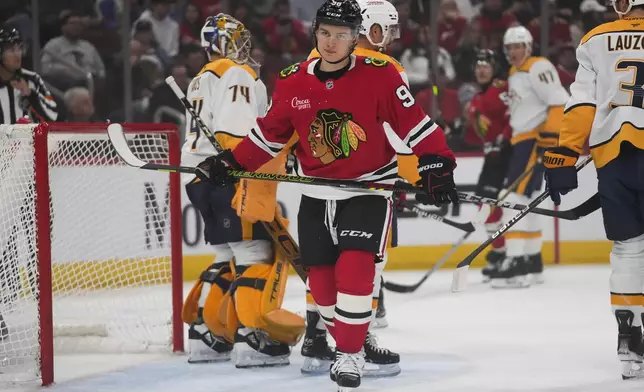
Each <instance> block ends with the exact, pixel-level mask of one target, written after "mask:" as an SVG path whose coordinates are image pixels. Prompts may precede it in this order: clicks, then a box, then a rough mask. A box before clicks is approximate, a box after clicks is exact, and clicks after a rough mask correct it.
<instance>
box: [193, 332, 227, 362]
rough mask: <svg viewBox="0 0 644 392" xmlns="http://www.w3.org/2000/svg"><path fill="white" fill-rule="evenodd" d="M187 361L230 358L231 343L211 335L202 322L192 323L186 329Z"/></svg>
mask: <svg viewBox="0 0 644 392" xmlns="http://www.w3.org/2000/svg"><path fill="white" fill-rule="evenodd" d="M188 347H189V350H190V353H189V357H188V363H209V362H225V361H229V360H230V353H231V352H232V350H233V345H232V344H230V343H228V342H226V341H225V340H224V339H222V338H220V337H218V336H215V335H213V334H212V333H210V331H209V330H208V327H207V326H206V325H205V324H203V323H193V324H191V325H190V329H189V330H188Z"/></svg>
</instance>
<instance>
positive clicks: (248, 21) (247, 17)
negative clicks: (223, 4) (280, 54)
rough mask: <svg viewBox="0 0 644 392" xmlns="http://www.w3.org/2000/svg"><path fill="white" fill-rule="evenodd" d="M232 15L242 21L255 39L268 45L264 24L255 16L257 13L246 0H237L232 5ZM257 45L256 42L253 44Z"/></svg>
mask: <svg viewBox="0 0 644 392" xmlns="http://www.w3.org/2000/svg"><path fill="white" fill-rule="evenodd" d="M230 15H232V16H233V18H235V19H237V20H238V21H240V22H242V24H243V25H244V27H246V30H248V31H250V33H251V35H252V36H253V40H254V41H259V42H261V44H262V45H266V37H264V28H263V27H262V24H261V23H260V22H259V21H258V20H257V18H256V17H255V13H254V12H253V10H252V9H251V8H250V7H249V6H248V3H247V2H246V0H236V1H234V2H233V4H232V5H231V10H230ZM253 46H255V44H253Z"/></svg>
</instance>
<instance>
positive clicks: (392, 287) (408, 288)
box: [383, 164, 536, 293]
mask: <svg viewBox="0 0 644 392" xmlns="http://www.w3.org/2000/svg"><path fill="white" fill-rule="evenodd" d="M535 166H536V164H533V165H532V166H530V167H529V168H527V169H526V170H525V171H524V172H523V173H521V175H520V176H519V177H518V178H517V179H516V180H514V182H513V183H512V184H511V185H510V186H509V187H508V188H507V189H506V190H505V193H503V195H502V196H501V197H500V198H499V201H503V200H504V199H505V198H506V197H508V195H509V194H510V193H511V192H512V191H513V190H514V189H515V188H516V187H518V186H519V184H520V183H521V182H522V181H523V180H524V179H525V178H526V177H527V176H529V175H530V173H532V170H534V168H535ZM479 213H480V212H479ZM477 217H478V214H477ZM478 220H479V219H477V218H475V219H474V221H478ZM470 224H471V225H472V226H474V224H473V223H471V222H470ZM472 233H473V231H470V232H467V233H465V234H464V235H463V236H462V237H461V238H460V239H459V240H458V241H456V243H455V244H454V245H452V247H451V248H449V250H448V251H447V252H446V253H445V254H444V255H443V256H441V258H440V259H438V261H437V262H436V263H434V265H433V266H432V268H431V269H430V270H429V271H427V272H425V275H423V277H422V278H420V281H418V282H417V283H415V284H412V285H404V284H398V283H393V282H387V281H385V282H384V283H383V285H384V287H385V288H386V289H387V290H389V291H393V292H395V293H413V292H414V291H416V290H418V288H419V287H420V286H421V285H422V284H423V283H425V281H426V280H427V279H429V277H430V276H432V274H433V273H434V272H436V271H438V270H439V269H440V268H441V267H442V266H443V264H445V263H446V262H447V260H449V258H450V257H451V256H452V255H453V254H454V252H456V250H457V249H458V248H459V247H460V246H461V244H463V242H465V240H467V239H468V238H469V236H470V235H472Z"/></svg>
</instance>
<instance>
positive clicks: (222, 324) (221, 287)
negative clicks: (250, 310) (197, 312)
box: [201, 266, 237, 343]
mask: <svg viewBox="0 0 644 392" xmlns="http://www.w3.org/2000/svg"><path fill="white" fill-rule="evenodd" d="M233 277H234V272H233V270H232V269H231V267H230V266H225V267H223V268H221V269H220V270H219V271H218V272H216V273H214V272H209V271H204V272H203V273H202V274H201V280H202V281H204V282H208V283H211V284H212V286H211V287H210V291H209V292H208V295H207V297H206V302H205V303H204V308H203V321H204V324H206V326H207V327H208V329H209V330H210V332H212V333H213V334H214V335H216V336H220V337H222V338H225V339H226V340H228V341H229V342H230V343H233V341H234V337H235V331H236V330H237V320H236V318H235V319H234V320H230V321H229V320H228V319H227V317H226V316H224V317H222V313H223V314H224V315H227V313H228V307H232V308H233V313H234V305H233V303H232V301H231V300H230V294H229V292H230V285H231V283H232V281H233ZM231 323H232V325H231ZM231 330H232V332H231Z"/></svg>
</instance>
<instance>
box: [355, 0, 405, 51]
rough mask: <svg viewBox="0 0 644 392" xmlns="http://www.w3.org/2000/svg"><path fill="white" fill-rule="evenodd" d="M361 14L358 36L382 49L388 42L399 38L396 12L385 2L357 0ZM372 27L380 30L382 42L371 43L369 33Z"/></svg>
mask: <svg viewBox="0 0 644 392" xmlns="http://www.w3.org/2000/svg"><path fill="white" fill-rule="evenodd" d="M358 5H359V6H360V10H361V12H362V24H361V25H360V34H362V35H364V36H365V37H367V39H368V40H369V42H370V43H371V44H372V45H374V46H377V47H379V48H384V47H385V46H387V44H388V43H389V42H390V41H393V40H395V39H398V38H400V25H399V24H398V10H396V7H394V5H393V4H391V3H390V2H389V1H387V0H358ZM373 25H380V27H381V28H382V34H383V39H382V42H378V43H377V42H373V41H372V40H371V37H370V36H369V31H370V30H371V27H372V26H373Z"/></svg>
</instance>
